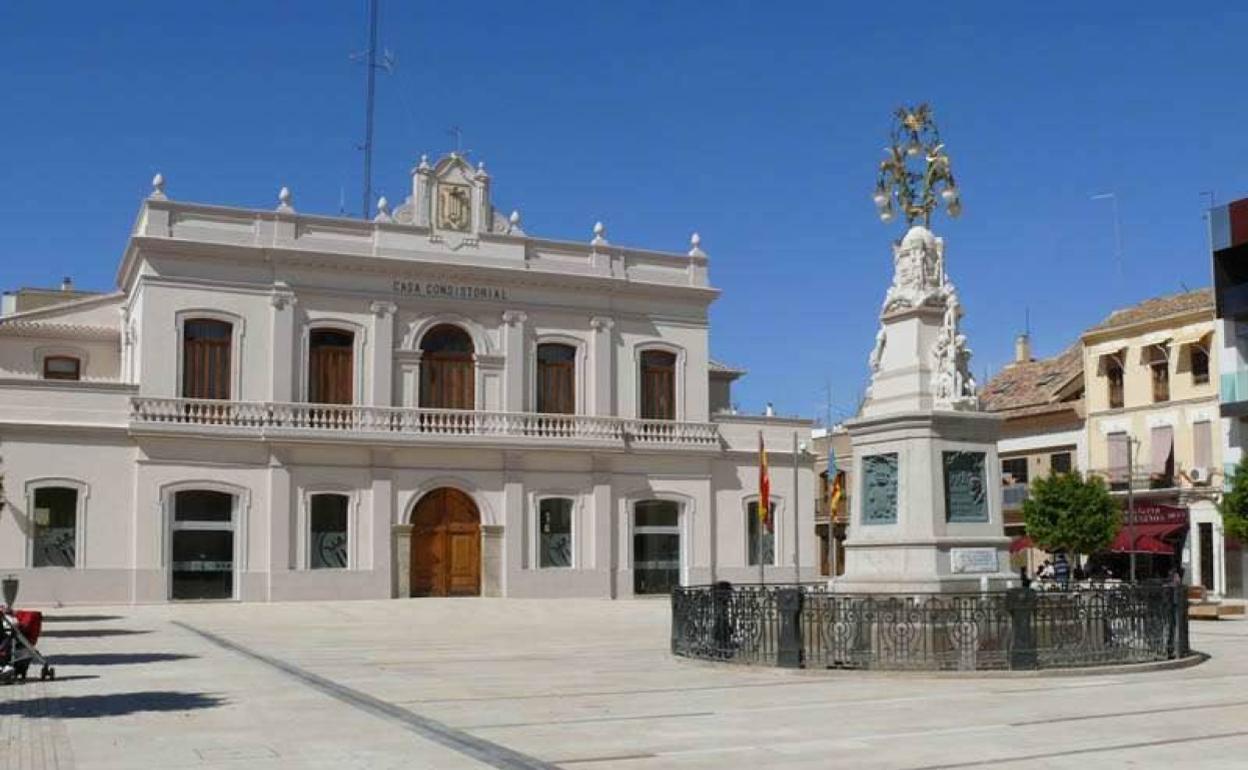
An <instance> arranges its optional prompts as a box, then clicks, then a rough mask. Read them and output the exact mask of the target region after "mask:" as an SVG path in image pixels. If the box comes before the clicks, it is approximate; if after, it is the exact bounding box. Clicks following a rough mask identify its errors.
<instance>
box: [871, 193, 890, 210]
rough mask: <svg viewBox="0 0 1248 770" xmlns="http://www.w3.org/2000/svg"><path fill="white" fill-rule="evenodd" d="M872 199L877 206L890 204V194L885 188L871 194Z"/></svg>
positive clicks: (881, 206)
mask: <svg viewBox="0 0 1248 770" xmlns="http://www.w3.org/2000/svg"><path fill="white" fill-rule="evenodd" d="M871 200H872V201H873V202H874V203H875V206H876V208H881V209H882V208H884V207H885V206H887V205H888V196H887V195H885V194H884V191H883V190H876V191H875V195H872V196H871Z"/></svg>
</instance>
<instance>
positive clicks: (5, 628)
mask: <svg viewBox="0 0 1248 770" xmlns="http://www.w3.org/2000/svg"><path fill="white" fill-rule="evenodd" d="M42 630H43V613H42V612H36V611H33V610H15V611H13V612H10V611H9V610H8V609H7V608H4V607H3V606H2V605H0V684H12V683H13V682H14V681H16V680H18V679H21V680H22V681H23V682H24V681H26V673H27V672H28V671H29V670H30V664H31V662H37V663H38V664H39V665H40V666H42V667H43V668H42V669H40V671H39V678H40V679H56V669H55V668H53V667H52V666H50V665H48V660H47V658H45V657H43V655H41V654H40V653H39V650H37V649H35V644H36V643H37V642H38V641H39V633H40V631H42Z"/></svg>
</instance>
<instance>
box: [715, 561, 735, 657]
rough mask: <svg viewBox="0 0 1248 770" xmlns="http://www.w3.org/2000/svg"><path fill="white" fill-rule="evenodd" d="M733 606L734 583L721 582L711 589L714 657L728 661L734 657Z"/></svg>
mask: <svg viewBox="0 0 1248 770" xmlns="http://www.w3.org/2000/svg"><path fill="white" fill-rule="evenodd" d="M731 605H732V583H730V582H728V581H727V580H721V581H719V582H718V583H716V584H715V585H714V587H713V588H711V644H712V645H713V647H714V653H713V654H714V656H715V657H716V658H721V659H724V660H727V659H728V658H731V657H732V655H733V652H734V650H733V648H732V619H731V617H730V614H729V610H730V607H731Z"/></svg>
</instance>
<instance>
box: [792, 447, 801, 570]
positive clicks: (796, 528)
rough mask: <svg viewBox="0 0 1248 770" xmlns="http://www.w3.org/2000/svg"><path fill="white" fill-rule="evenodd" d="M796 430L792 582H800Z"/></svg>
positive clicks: (799, 512)
mask: <svg viewBox="0 0 1248 770" xmlns="http://www.w3.org/2000/svg"><path fill="white" fill-rule="evenodd" d="M797 476H798V474H797V431H793V582H794V583H795V584H797V585H801V584H802V496H801V495H800V494H799V493H798V486H797Z"/></svg>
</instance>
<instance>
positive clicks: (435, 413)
mask: <svg viewBox="0 0 1248 770" xmlns="http://www.w3.org/2000/svg"><path fill="white" fill-rule="evenodd" d="M130 425H131V429H132V430H150V431H155V432H168V431H179V430H186V429H192V430H197V431H206V432H219V433H242V434H244V435H256V436H257V437H284V436H291V437H298V436H308V437H312V436H324V437H334V436H340V437H377V438H385V439H388V440H394V441H414V442H420V443H438V442H441V441H447V442H457V441H461V440H467V441H469V442H472V443H485V444H488V443H491V442H496V441H497V442H504V443H505V442H507V441H510V440H518V441H521V442H527V443H535V444H559V443H568V444H589V445H604V446H608V447H610V446H613V445H618V446H620V447H623V446H624V445H632V446H637V447H656V448H663V447H673V448H690V447H692V448H718V447H719V445H720V436H719V427H718V426H717V425H715V424H714V423H701V422H676V421H671V420H638V419H629V418H623V417H597V416H592V415H579V414H575V415H574V414H539V413H531V412H487V411H475V410H464V409H423V408H407V407H383V406H355V405H338V404H290V403H269V402H252V401H219V400H211V399H188V398H150V397H134V398H132V399H131V402H130Z"/></svg>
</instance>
